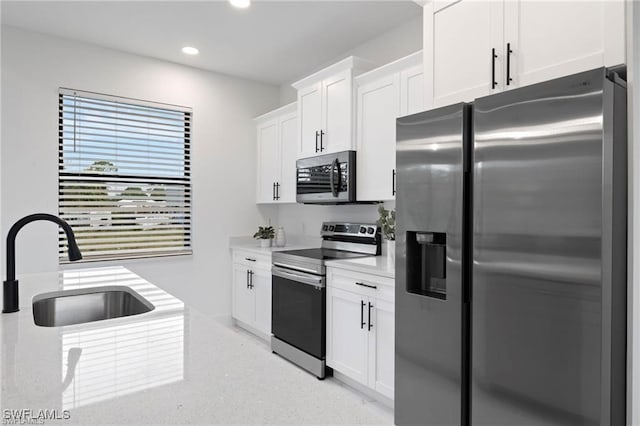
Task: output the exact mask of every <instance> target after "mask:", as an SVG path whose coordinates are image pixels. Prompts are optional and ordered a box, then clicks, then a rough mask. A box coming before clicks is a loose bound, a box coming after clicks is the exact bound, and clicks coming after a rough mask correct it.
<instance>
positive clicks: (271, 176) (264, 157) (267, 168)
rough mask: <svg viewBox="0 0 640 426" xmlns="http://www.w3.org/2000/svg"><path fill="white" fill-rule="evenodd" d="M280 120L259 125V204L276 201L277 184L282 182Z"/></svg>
mask: <svg viewBox="0 0 640 426" xmlns="http://www.w3.org/2000/svg"><path fill="white" fill-rule="evenodd" d="M278 127H279V126H278V120H277V119H273V120H270V121H268V122H265V123H261V124H259V125H258V173H257V178H258V180H257V194H256V195H257V197H256V198H257V200H256V201H257V202H258V203H271V202H274V201H275V184H276V183H277V182H278V181H279V180H280V167H281V165H280V164H281V160H280V139H279V138H280V135H279V132H278Z"/></svg>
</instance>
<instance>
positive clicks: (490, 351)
mask: <svg viewBox="0 0 640 426" xmlns="http://www.w3.org/2000/svg"><path fill="white" fill-rule="evenodd" d="M396 149H397V152H396V158H397V160H396V161H397V198H396V209H397V216H396V217H397V230H396V237H397V243H396V343H395V346H396V356H395V421H396V424H420V425H429V424H431V425H446V424H455V425H459V424H473V425H567V424H581V425H585V424H593V425H597V424H602V425H604V424H624V423H625V387H626V383H625V381H626V373H625V363H626V358H625V353H626V347H625V339H626V325H625V322H626V214H627V204H626V192H627V188H626V181H627V167H626V163H627V157H626V153H627V147H626V89H625V84H624V82H623V81H622V80H621V79H620V77H619V75H618V74H616V73H614V72H612V71H610V70H607V69H605V68H601V69H596V70H593V71H589V72H584V73H580V74H576V75H573V76H569V77H563V78H559V79H556V80H552V81H549V82H545V83H541V84H536V85H532V86H528V87H523V88H519V89H514V90H510V91H506V92H502V93H500V94H495V95H492V96H487V97H484V98H479V99H476V100H475V101H474V102H472V103H468V104H464V103H461V104H457V105H451V106H448V107H444V108H439V109H434V110H431V111H426V112H422V113H418V114H414V115H411V116H407V117H402V118H399V119H398V120H397V148H396Z"/></svg>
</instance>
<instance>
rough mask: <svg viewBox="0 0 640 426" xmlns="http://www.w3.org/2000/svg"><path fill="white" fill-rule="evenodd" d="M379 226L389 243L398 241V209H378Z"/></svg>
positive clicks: (382, 207)
mask: <svg viewBox="0 0 640 426" xmlns="http://www.w3.org/2000/svg"><path fill="white" fill-rule="evenodd" d="M378 214H379V215H380V219H378V226H380V227H381V228H382V233H383V234H384V237H385V238H386V239H387V240H389V241H395V240H396V209H393V210H387V209H385V208H384V206H383V205H380V206H379V207H378Z"/></svg>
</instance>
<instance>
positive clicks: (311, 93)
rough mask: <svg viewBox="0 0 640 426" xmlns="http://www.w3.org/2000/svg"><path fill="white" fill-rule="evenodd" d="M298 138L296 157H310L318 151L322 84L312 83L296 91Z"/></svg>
mask: <svg viewBox="0 0 640 426" xmlns="http://www.w3.org/2000/svg"><path fill="white" fill-rule="evenodd" d="M298 116H299V117H300V140H299V147H298V158H305V157H311V156H314V155H316V153H317V152H319V148H320V130H321V128H322V84H321V83H317V84H313V85H311V86H309V87H307V88H304V89H301V90H299V91H298Z"/></svg>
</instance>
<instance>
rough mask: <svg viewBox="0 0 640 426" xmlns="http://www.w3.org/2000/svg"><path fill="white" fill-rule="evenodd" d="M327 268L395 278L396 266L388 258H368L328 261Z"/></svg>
mask: <svg viewBox="0 0 640 426" xmlns="http://www.w3.org/2000/svg"><path fill="white" fill-rule="evenodd" d="M325 264H326V266H328V267H329V266H330V267H332V268H340V269H346V270H348V271H354V272H362V273H365V274H374V275H379V276H383V277H387V278H395V264H394V263H393V262H391V261H390V260H389V259H388V258H387V256H367V257H359V258H355V259H340V260H328V261H327V262H326V263H325Z"/></svg>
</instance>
